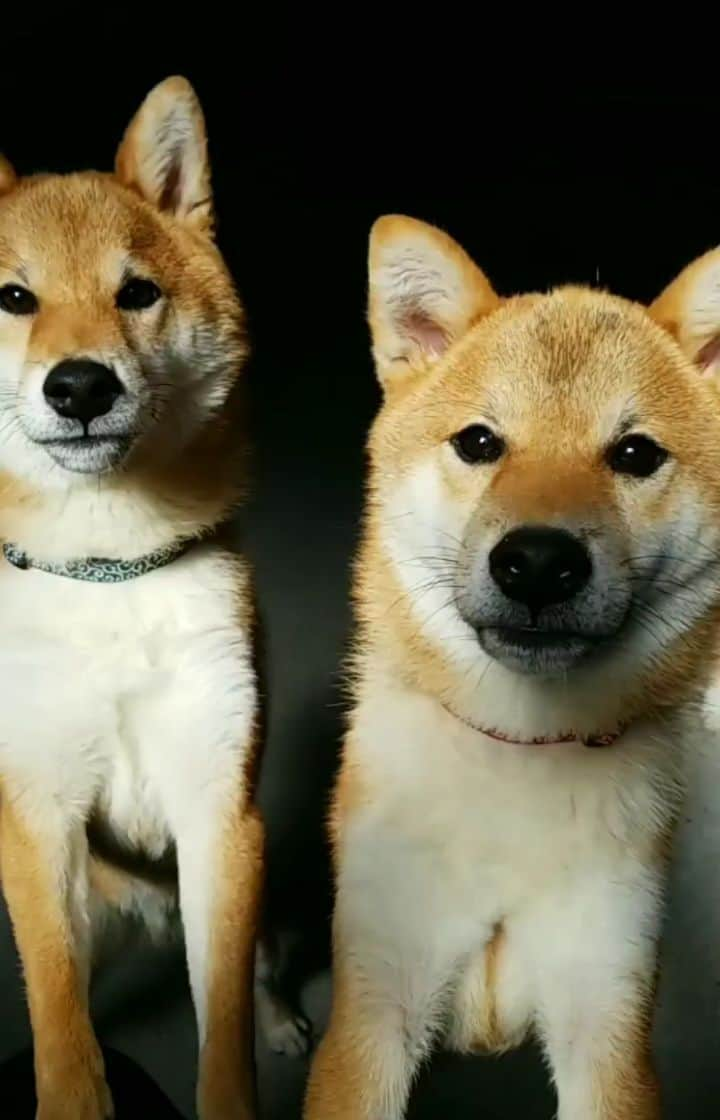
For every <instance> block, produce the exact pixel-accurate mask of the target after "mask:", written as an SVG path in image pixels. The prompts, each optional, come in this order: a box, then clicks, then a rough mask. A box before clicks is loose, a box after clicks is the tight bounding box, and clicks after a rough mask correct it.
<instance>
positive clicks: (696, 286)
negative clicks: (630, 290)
mask: <svg viewBox="0 0 720 1120" xmlns="http://www.w3.org/2000/svg"><path fill="white" fill-rule="evenodd" d="M649 310H650V314H651V315H652V317H653V318H654V319H655V320H656V322H658V323H659V324H660V325H661V326H662V327H664V328H665V330H667V331H669V332H670V334H672V335H673V337H674V338H675V339H676V340H677V342H678V343H679V344H680V346H681V347H682V349H683V350H684V351H685V353H686V354H687V356H688V357H689V358H690V359H691V361H692V362H694V363H695V365H696V366H697V367H698V368H699V369H700V371H701V372H702V373H704V374H707V375H718V374H720V249H713V250H712V251H711V252H709V253H706V254H705V255H704V256H702V257H699V258H698V259H697V260H695V261H693V262H692V264H690V265H688V267H687V268H685V269H684V270H683V271H682V272H681V273H680V275H679V276H678V277H677V278H676V279H675V280H673V281H672V283H671V284H669V285H668V286H667V288H666V289H665V291H664V292H662V294H661V295H660V296H658V298H657V299H656V300H655V302H654V303H653V304H651V305H650V309H649Z"/></svg>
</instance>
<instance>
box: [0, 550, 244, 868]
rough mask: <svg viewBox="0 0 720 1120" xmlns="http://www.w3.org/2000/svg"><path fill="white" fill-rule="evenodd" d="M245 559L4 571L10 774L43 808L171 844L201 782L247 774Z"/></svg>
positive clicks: (1, 745) (0, 720) (2, 673)
mask: <svg viewBox="0 0 720 1120" xmlns="http://www.w3.org/2000/svg"><path fill="white" fill-rule="evenodd" d="M244 579H245V577H244V575H243V572H242V569H241V568H239V567H238V565H237V563H236V562H234V561H232V560H231V559H230V558H228V557H227V556H226V555H225V554H223V553H222V552H221V551H220V550H218V549H216V548H214V547H212V546H202V547H200V546H198V547H196V548H194V549H193V550H191V552H190V553H188V554H186V555H185V556H184V557H182V558H181V559H179V560H177V561H175V562H174V563H172V564H170V565H169V566H167V567H165V568H162V569H159V570H158V571H155V572H152V573H150V574H148V575H145V576H142V577H140V578H138V579H135V580H129V581H127V582H125V583H119V584H108V585H105V584H94V583H87V582H82V581H76V580H70V579H66V578H62V577H58V576H55V575H50V574H46V573H43V572H38V571H34V570H31V571H27V572H25V571H18V570H17V569H15V568H12V567H10V565H8V564H3V565H2V567H0V617H1V618H2V620H3V638H2V643H1V645H0V774H2V775H5V776H6V777H8V778H9V779H10V780H11V781H12V784H13V788H14V789H15V791H16V793H17V794H18V795H21V796H24V797H25V798H26V799H28V800H29V802H30V808H31V809H33V808H36V809H37V812H38V813H40V812H43V811H45V812H52V811H53V806H62V807H63V810H62V811H63V812H64V813H70V814H72V815H73V816H75V817H76V818H77V820H78V821H79V820H81V819H83V818H84V817H85V816H86V815H87V814H88V812H89V811H91V810H92V809H96V810H99V811H100V813H101V815H102V816H103V817H105V818H106V820H107V822H108V823H109V824H111V825H112V827H113V829H114V830H115V831H117V832H118V833H119V834H121V835H122V836H124V837H125V838H126V839H127V840H128V841H130V842H131V843H132V844H134V845H138V846H141V847H143V848H144V849H146V850H147V851H148V853H149V854H159V853H160V852H161V851H162V850H163V849H164V848H165V847H166V844H167V841H168V839H169V836H170V835H171V834H174V833H175V832H176V830H177V827H178V825H179V823H181V820H182V817H183V815H184V814H187V813H189V812H191V810H192V802H193V791H195V792H196V793H197V792H198V791H199V790H200V789H201V788H204V787H205V785H206V784H207V783H219V782H225V781H233V780H237V778H238V775H239V774H240V773H241V771H242V767H243V765H244V762H245V759H244V756H243V752H245V751H246V750H247V749H248V729H249V725H250V723H251V721H252V718H253V715H254V705H255V692H254V678H253V670H252V662H251V652H250V641H249V635H247V634H246V633H245V632H244V631H243V628H242V626H241V624H240V621H239V619H240V613H241V612H240V609H239V608H240V601H241V597H242V596H243V595H244V594H245V593H246V588H245V587H244V586H243V583H244Z"/></svg>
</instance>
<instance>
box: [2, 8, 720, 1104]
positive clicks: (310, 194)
mask: <svg viewBox="0 0 720 1120" xmlns="http://www.w3.org/2000/svg"><path fill="white" fill-rule="evenodd" d="M154 15H155V17H156V18H157V15H158V14H157V13H154ZM160 17H161V18H164V20H165V23H166V26H165V27H161V26H158V27H157V28H156V27H155V26H152V28H151V27H150V25H149V24H148V22H147V21H148V19H149V18H150V13H149V12H147V13H142V18H141V13H140V12H135V13H134V14H132V15H131V16H128V15H124V14H123V15H115V16H107V17H103V18H101V17H89V16H87V15H83V16H77V17H74V16H73V17H71V16H69V15H68V14H67V10H65V9H64V10H63V14H62V18H61V17H60V16H59V15H55V16H52V17H48V16H43V17H42V18H37V19H33V18H31V17H28V18H27V19H26V20H25V21H24V25H23V26H22V27H20V28H18V29H17V30H15V31H12V32H8V31H7V29H6V33H5V36H4V41H3V48H2V65H1V66H0V107H1V109H2V111H1V112H0V147H1V148H2V150H3V151H4V152H5V154H6V155H7V156H8V157H9V158H10V159H11V160H12V161H13V162H14V163H15V164H16V165H17V167H18V169H19V170H21V171H23V172H28V171H31V170H43V169H47V170H58V171H63V170H71V169H74V168H78V167H88V166H95V167H99V168H108V167H109V166H110V165H111V161H112V158H113V155H114V150H115V146H116V144H117V142H118V140H119V138H120V135H121V133H122V131H123V129H124V127H125V125H126V123H127V121H128V120H129V118H130V116H131V114H132V113H133V112H134V111H135V109H136V108H137V106H138V104H139V103H140V101H141V99H142V98H143V96H144V95H145V93H146V92H147V91H148V90H149V88H150V87H151V86H152V85H153V84H154V83H155V82H157V81H158V80H160V79H162V78H163V77H166V76H167V75H169V74H171V73H176V72H180V73H183V74H185V75H186V76H187V77H189V78H190V79H191V81H192V82H193V83H194V84H195V86H196V88H197V91H198V93H199V95H200V97H201V99H202V102H203V104H204V107H205V111H206V115H207V119H208V128H209V136H210V147H211V156H212V159H213V164H214V182H215V189H216V196H217V208H218V212H219V219H220V225H219V230H220V241H221V245H222V248H223V250H224V251H225V253H226V255H227V258H228V260H229V262H230V265H231V267H232V269H233V272H234V274H235V276H236V278H237V282H238V285H239V287H240V291H241V293H242V296H243V298H244V301H245V304H246V307H247V309H248V312H249V316H250V324H251V331H252V337H253V346H254V357H253V360H252V364H251V367H250V370H249V385H250V391H251V399H252V412H253V439H254V442H255V445H256V448H257V453H256V486H255V495H254V499H253V502H252V504H251V506H250V508H249V510H248V514H247V516H246V519H245V523H244V526H243V532H244V533H245V534H246V537H247V542H248V547H249V549H250V551H251V553H252V556H253V557H254V560H255V562H256V566H257V581H258V588H259V597H260V607H261V612H262V616H263V620H264V624H265V633H266V648H267V655H268V684H269V696H270V738H269V744H268V749H267V753H266V758H265V765H264V770H263V777H262V799H263V802H264V805H265V808H266V810H267V813H268V818H269V822H270V851H271V874H270V911H271V914H272V916H273V920H274V921H277V922H279V923H280V924H281V925H282V926H284V927H286V928H296V929H298V928H299V929H300V930H301V931H302V932H303V934H304V935H305V937H304V939H303V941H302V942H301V951H300V960H301V963H302V964H307V965H308V966H309V964H310V962H311V958H312V953H311V948H312V946H316V947H317V946H320V947H321V948H322V944H323V938H322V934H323V931H324V928H325V919H326V916H327V913H328V909H329V896H328V891H327V869H326V861H325V853H324V841H323V832H322V827H321V825H322V819H323V816H324V813H325V805H326V799H327V790H328V786H329V782H330V777H331V773H332V769H333V765H334V761H335V758H336V751H337V743H338V735H339V728H340V722H341V706H340V693H339V691H338V687H337V686H338V667H339V661H340V656H341V651H342V647H343V643H344V641H345V639H346V636H347V634H348V632H349V623H350V620H349V610H348V598H347V596H348V561H349V558H350V555H351V552H352V548H353V544H354V542H355V539H356V536H357V528H358V516H359V510H360V502H361V495H362V470H363V441H364V436H365V432H366V430H367V427H368V423H369V421H370V419H371V417H372V414H373V411H374V409H375V408H376V405H377V400H378V396H377V391H376V388H375V383H374V378H373V374H372V369H371V365H370V361H369V350H368V339H367V333H366V327H365V322H364V300H365V256H366V243H367V234H368V229H369V227H370V224H371V223H372V221H373V219H374V218H376V217H377V216H378V215H380V214H382V213H384V212H387V211H400V212H406V213H409V214H413V215H415V216H417V217H421V218H424V219H426V220H430V221H433V222H436V223H438V224H440V225H442V226H444V227H445V228H447V229H448V230H449V232H450V233H452V234H453V235H454V236H455V237H456V238H457V239H458V240H460V241H461V242H462V243H463V245H464V246H465V247H466V248H467V249H468V250H469V251H470V252H471V254H472V255H473V256H474V257H475V258H476V260H477V261H478V263H479V264H481V266H482V267H483V268H484V269H485V271H486V272H487V273H488V275H489V276H490V278H491V280H492V281H493V283H494V284H495V286H496V287H497V288H498V289H499V290H500V291H501V292H503V293H509V292H511V291H513V290H520V289H529V288H545V287H547V286H550V285H554V284H561V283H566V282H573V281H574V282H582V283H588V284H598V283H599V284H600V285H603V286H608V287H610V288H612V289H614V290H616V291H618V292H620V293H622V294H625V295H628V296H631V297H635V298H638V299H641V300H647V299H649V298H651V297H652V296H654V295H655V294H656V293H657V292H658V291H659V290H660V288H661V287H662V286H663V285H664V284H665V283H666V282H667V281H668V280H669V279H670V278H671V277H672V276H673V275H674V274H675V273H676V272H677V271H678V270H679V269H680V268H681V267H682V266H683V265H684V264H685V263H686V262H687V261H689V260H690V259H691V258H692V257H693V256H695V255H697V254H699V253H700V252H702V251H704V250H705V249H707V248H709V247H711V246H713V245H714V244H715V243H717V242H719V241H720V205H719V204H720V180H718V177H717V174H716V173H715V167H714V164H715V159H714V151H713V145H714V139H713V138H714V136H715V135H716V133H717V123H718V116H719V113H718V110H719V105H718V99H717V97H716V96H714V95H710V96H708V95H707V94H706V93H703V92H701V91H697V92H692V91H690V92H688V87H687V86H683V87H677V88H676V91H675V93H673V94H672V95H669V94H666V93H661V92H659V90H658V89H657V87H655V88H652V89H650V88H648V87H647V86H645V87H644V89H642V90H640V89H639V88H635V89H632V88H630V87H629V86H627V85H623V84H621V83H620V82H619V80H618V81H617V82H616V81H615V75H614V73H613V65H612V61H611V60H610V61H609V62H608V60H607V59H606V60H605V64H604V66H603V78H604V88H602V89H600V88H592V86H591V85H590V84H589V83H588V82H587V81H586V80H585V78H586V76H587V75H583V74H582V73H579V72H578V73H576V74H575V76H574V77H572V78H570V77H564V76H563V75H562V74H561V73H560V72H559V71H558V70H557V68H556V66H555V65H554V63H552V64H551V63H549V62H548V63H547V65H545V66H541V67H539V69H538V72H536V73H534V74H532V75H530V74H529V73H528V71H527V70H526V68H525V66H524V64H523V63H522V62H521V60H520V59H519V58H518V56H517V55H515V54H513V53H512V52H511V53H509V54H508V51H507V47H503V46H501V45H500V43H499V42H498V45H497V52H496V50H495V48H494V46H493V43H492V42H490V43H489V44H488V42H487V41H486V42H485V45H484V47H483V49H482V51H479V50H478V52H477V53H476V54H475V58H474V64H473V63H472V60H471V61H470V62H468V61H467V60H466V59H465V58H463V61H462V63H461V62H460V60H459V59H457V58H456V57H455V55H454V53H453V52H454V47H453V45H452V40H451V48H450V50H449V51H448V50H447V49H446V48H445V47H443V48H442V49H440V48H439V47H438V46H437V45H436V44H435V41H434V35H435V29H434V28H432V27H430V28H427V29H425V33H424V42H423V44H422V47H421V48H420V49H418V48H417V47H416V45H415V43H413V44H412V45H411V44H410V43H409V42H408V40H407V39H406V38H404V37H403V36H401V37H400V38H399V40H398V43H397V45H395V44H394V43H393V44H390V42H389V41H388V39H387V37H386V35H385V29H384V28H380V29H378V33H377V35H375V36H374V38H373V39H372V40H371V41H370V42H369V43H368V44H365V43H362V44H360V43H359V42H357V41H356V40H355V34H356V29H354V28H353V27H352V26H351V24H349V23H348V24H347V25H346V26H345V27H344V28H338V27H337V26H336V27H329V26H324V27H322V26H319V27H310V26H309V25H307V24H303V23H302V22H301V21H300V20H298V21H297V24H296V26H293V27H288V26H287V25H285V24H284V23H283V17H282V16H281V14H280V13H277V14H276V15H273V14H272V13H271V15H270V19H271V20H273V19H274V20H275V26H271V27H268V26H266V27H263V28H258V27H255V26H252V27H251V26H250V24H249V23H248V21H247V19H246V18H244V17H243V16H242V15H238V13H237V12H233V13H232V14H228V16H227V17H223V18H218V17H217V16H213V17H212V23H211V24H208V23H207V22H206V18H205V17H204V14H203V12H202V11H199V10H198V9H197V8H196V9H195V10H193V11H192V12H190V11H189V10H188V13H187V16H186V17H181V16H180V14H179V8H177V9H174V10H173V11H172V12H171V11H170V10H169V9H168V11H167V12H166V13H162V12H161V13H160ZM159 23H160V20H159V19H158V24H159ZM420 30H421V31H422V30H423V29H422V28H421V29H420ZM465 35H466V32H465V31H464V29H461V28H459V29H458V31H457V37H456V44H455V45H456V46H457V47H460V46H461V45H462V42H463V39H464V38H465ZM465 45H466V46H467V43H466V44H465ZM358 52H359V53H358ZM495 53H497V55H498V58H497V59H495V61H496V62H498V63H499V65H498V68H497V69H493V70H492V71H491V69H490V67H489V65H488V64H489V62H490V61H491V60H492V58H493V55H494V54H495ZM471 54H472V52H471ZM439 56H442V59H443V67H442V69H439V67H438V57H439ZM585 60H586V62H587V71H590V70H591V69H592V66H593V63H592V62H591V61H590V60H589V59H585ZM581 61H582V60H581ZM318 935H319V936H318ZM533 1071H534V1072H533V1074H532V1078H533V1082H534V1081H535V1079H536V1078H537V1077H538V1074H537V1067H535V1066H534V1067H533ZM438 1076H439V1078H440V1080H439V1081H437V1082H436V1084H442V1076H441V1074H438ZM539 1076H540V1079H541V1080H542V1075H541V1074H540V1075H539ZM533 1082H531V1084H532V1083H533ZM431 1099H432V1098H431V1097H428V1100H431ZM502 1115H505V1113H504V1112H503V1113H502Z"/></svg>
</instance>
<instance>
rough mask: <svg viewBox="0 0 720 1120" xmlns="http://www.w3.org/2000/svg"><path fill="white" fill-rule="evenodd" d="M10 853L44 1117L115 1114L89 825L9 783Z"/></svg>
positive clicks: (1, 842) (5, 868)
mask: <svg viewBox="0 0 720 1120" xmlns="http://www.w3.org/2000/svg"><path fill="white" fill-rule="evenodd" d="M0 859H1V861H2V883H3V889H4V892H5V898H6V901H7V905H8V910H9V913H10V918H11V921H12V925H13V930H14V933H15V940H16V943H17V947H18V952H19V954H20V958H21V961H22V966H23V972H24V975H25V983H26V987H27V998H28V1004H29V1008H30V1019H31V1023H32V1030H33V1041H34V1048H35V1077H36V1085H37V1097H38V1112H37V1115H38V1120H107V1118H108V1117H111V1116H112V1102H111V1099H110V1093H109V1090H108V1088H107V1085H106V1083H105V1073H104V1067H103V1060H102V1055H101V1052H100V1048H99V1046H98V1043H97V1040H96V1038H95V1035H94V1033H93V1029H92V1025H91V1022H90V1015H89V1010H88V979H89V977H88V973H89V965H90V954H91V945H90V934H91V931H90V923H89V916H88V875H87V866H88V856H87V841H86V837H85V828H84V823H83V822H82V821H76V820H70V819H68V817H67V816H66V815H64V814H63V812H62V811H61V810H60V809H59V808H58V806H57V804H56V803H55V802H53V801H48V803H47V804H44V803H42V804H41V802H40V799H38V798H33V799H32V802H31V801H30V799H29V797H27V795H26V796H24V797H23V798H22V799H20V798H18V797H15V796H14V795H13V791H12V789H11V788H8V787H4V789H3V799H2V806H1V807H0Z"/></svg>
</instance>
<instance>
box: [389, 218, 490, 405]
mask: <svg viewBox="0 0 720 1120" xmlns="http://www.w3.org/2000/svg"><path fill="white" fill-rule="evenodd" d="M369 286H370V306H369V319H370V328H371V331H372V339H373V354H374V357H375V364H376V367H377V372H378V377H379V378H380V381H381V382H382V383H383V385H385V386H390V385H392V384H393V383H396V382H398V381H404V380H406V379H407V377H408V375H414V374H417V373H422V372H424V371H425V370H427V369H429V368H431V367H432V366H433V365H434V364H435V363H436V362H437V361H438V359H439V358H441V357H442V355H443V354H444V353H445V351H446V350H447V349H448V347H449V346H451V345H452V343H453V342H456V341H457V340H458V339H459V338H461V337H462V336H463V335H464V334H465V332H466V331H467V330H469V328H470V327H471V326H472V325H473V323H475V322H477V320H478V319H479V318H481V317H482V316H483V315H486V314H487V313H488V312H489V311H492V310H493V309H494V308H495V307H497V306H498V305H499V303H500V299H499V297H498V296H497V295H496V294H495V292H494V291H493V289H492V287H491V286H490V284H489V282H488V280H487V279H486V277H485V276H484V275H483V273H482V272H481V271H480V269H479V268H478V267H477V265H475V264H474V263H473V262H472V261H471V260H470V257H469V256H468V255H467V253H465V251H464V250H463V249H461V248H460V246H459V245H458V244H457V243H456V242H455V241H453V240H452V238H451V237H448V235H447V234H445V233H443V232H442V231H441V230H439V229H435V228H434V227H433V226H429V225H426V224H425V223H424V222H419V221H416V220H415V219H412V218H404V217H396V216H388V217H385V218H380V219H379V220H378V221H377V222H376V223H375V225H374V226H373V230H372V233H371V236H370V261H369Z"/></svg>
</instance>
